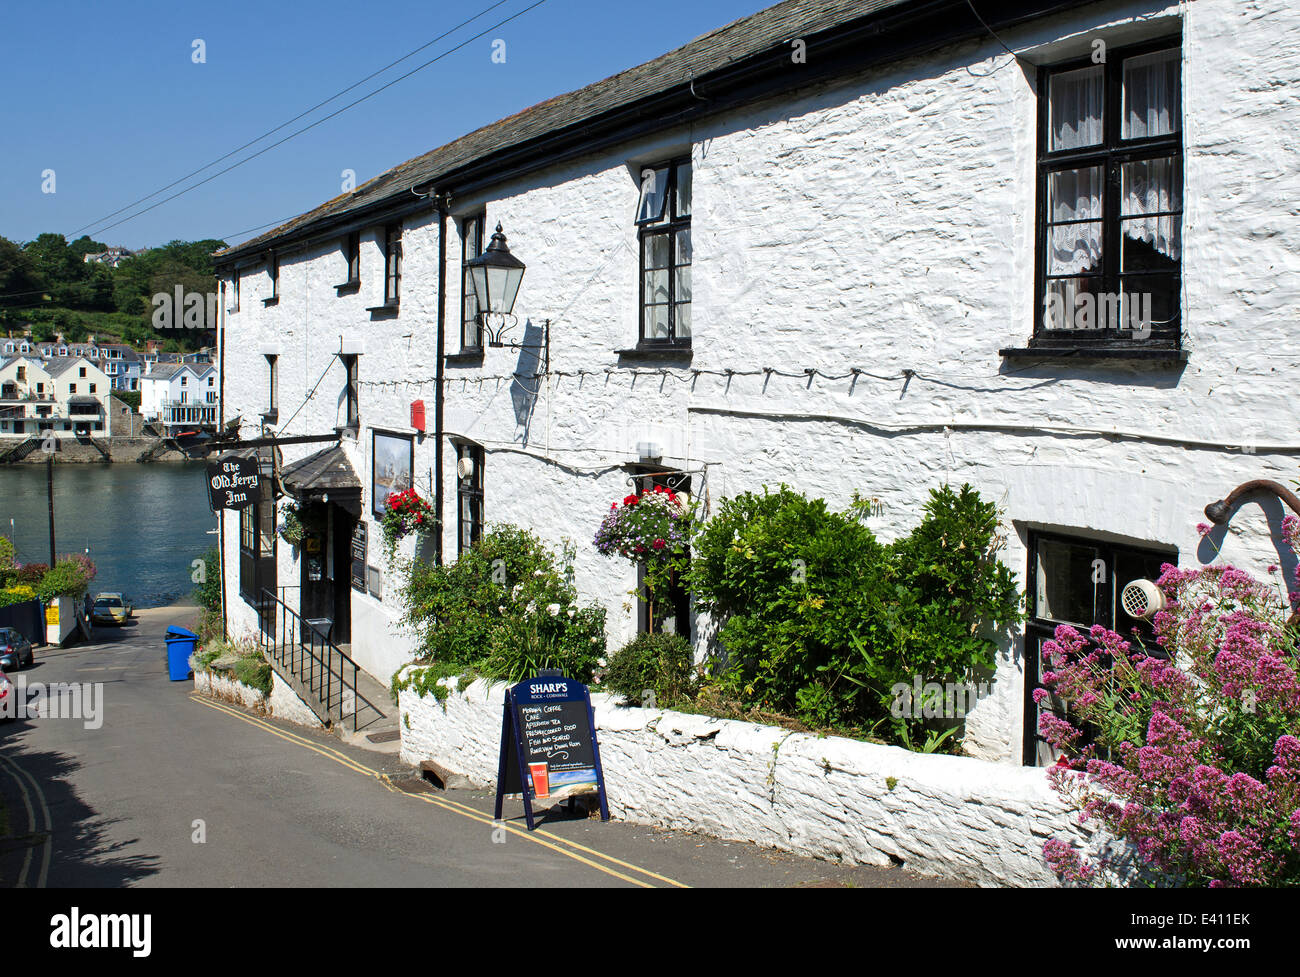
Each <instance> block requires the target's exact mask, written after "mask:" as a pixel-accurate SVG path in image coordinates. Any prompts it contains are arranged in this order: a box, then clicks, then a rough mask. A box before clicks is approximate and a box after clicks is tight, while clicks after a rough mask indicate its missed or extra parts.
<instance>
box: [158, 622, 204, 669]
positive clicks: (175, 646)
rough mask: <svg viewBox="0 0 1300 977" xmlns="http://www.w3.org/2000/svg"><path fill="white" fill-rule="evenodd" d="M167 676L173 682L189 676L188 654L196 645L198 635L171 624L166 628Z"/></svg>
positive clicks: (189, 654)
mask: <svg viewBox="0 0 1300 977" xmlns="http://www.w3.org/2000/svg"><path fill="white" fill-rule="evenodd" d="M166 640H167V676H168V678H170V679H171V680H172V681H173V682H183V681H184V680H185V679H187V678H189V677H190V656H191V655H193V654H194V651H195V649H196V648H197V647H198V643H199V636H198V635H197V634H195V633H194V632H193V631H186V630H185V629H184V628H178V627H176V625H174V624H173V625H172V626H171V627H169V628H168V629H167V638H166Z"/></svg>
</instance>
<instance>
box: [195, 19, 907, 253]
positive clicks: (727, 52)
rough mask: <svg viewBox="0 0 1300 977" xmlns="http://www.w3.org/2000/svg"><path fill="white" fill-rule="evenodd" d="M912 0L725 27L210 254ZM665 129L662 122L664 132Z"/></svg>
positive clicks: (370, 200)
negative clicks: (795, 39)
mask: <svg viewBox="0 0 1300 977" xmlns="http://www.w3.org/2000/svg"><path fill="white" fill-rule="evenodd" d="M917 2H918V0H785V2H784V3H778V4H776V5H775V6H773V7H768V8H767V9H766V10H760V11H759V12H758V13H756V14H751V15H750V16H748V17H742V18H741V19H740V20H736V21H733V22H732V23H730V24H727V25H725V26H723V27H719V28H718V29H716V30H713V31H710V32H708V33H707V34H703V35H701V36H700V37H697V38H696V39H695V40H693V41H690V42H689V43H687V44H685V45H683V46H682V47H679V48H677V49H676V50H675V51H670V52H668V53H667V54H664V55H661V56H660V57H658V58H655V59H653V60H651V61H647V62H645V63H644V64H640V65H637V66H636V67H634V68H629V69H627V70H626V71H623V72H620V73H619V74H616V75H612V76H611V77H609V78H606V79H604V80H603V81H598V82H596V83H595V84H592V85H588V86H587V87H585V88H580V89H578V90H577V91H572V92H568V93H566V94H563V95H557V96H556V97H554V98H551V99H548V100H547V101H545V102H540V103H538V104H537V105H534V106H533V107H532V108H528V109H524V110H523V111H522V112H517V113H515V114H514V115H511V116H508V117H507V118H504V119H501V120H500V121H498V122H494V123H492V124H490V125H487V126H484V127H483V128H481V129H478V130H475V131H474V132H471V133H469V134H468V135H465V136H462V137H461V138H459V139H456V140H454V141H452V142H449V143H447V144H446V145H444V146H440V147H438V148H437V149H434V150H432V151H430V152H428V153H425V154H424V155H423V156H417V157H415V158H414V159H411V160H407V161H406V162H405V163H402V164H401V165H399V166H395V167H393V168H392V169H391V170H388V171H387V172H385V173H381V174H380V175H379V176H377V177H375V178H374V179H373V180H370V181H368V182H367V183H364V184H362V185H361V186H360V187H358V188H357V189H356V190H354V191H352V192H351V193H344V194H340V195H339V196H337V197H335V198H333V199H332V200H328V201H326V202H325V203H323V204H321V205H320V206H319V207H317V208H316V209H315V210H311V211H308V212H307V213H305V214H302V215H300V216H298V217H295V218H294V219H293V220H290V221H288V222H286V223H284V224H281V225H280V226H279V227H276V228H274V229H272V230H270V231H267V232H266V233H264V234H260V235H258V236H257V237H254V238H250V239H249V240H248V241H245V242H243V243H242V244H238V245H235V246H233V247H230V248H226V249H224V250H222V251H218V252H216V256H217V258H218V260H220V259H221V258H223V257H227V256H234V255H239V254H243V253H245V252H253V251H256V250H257V249H258V248H259V247H261V246H263V245H265V244H267V243H269V242H271V241H274V240H276V239H277V238H280V237H283V236H285V235H288V234H290V233H292V232H294V231H300V230H304V229H306V228H307V227H309V226H310V225H312V224H315V223H317V222H319V221H322V220H325V219H326V218H337V217H341V216H344V215H347V214H349V213H351V212H353V211H357V210H361V209H364V208H367V207H370V206H373V205H375V204H377V203H381V202H383V201H386V200H391V201H393V202H396V201H398V200H399V198H403V197H410V189H411V188H412V187H414V186H417V185H421V184H427V183H431V182H434V181H436V180H438V179H441V178H443V177H445V176H446V175H448V174H450V173H453V172H454V171H455V170H457V169H459V168H462V167H464V166H466V165H468V164H471V163H474V162H477V161H480V160H483V159H486V158H487V157H489V156H491V155H493V154H494V153H497V152H500V151H501V150H503V149H507V148H509V147H512V146H517V145H519V144H521V143H525V142H527V141H529V140H530V139H534V138H537V137H540V136H544V135H547V134H550V133H553V132H556V131H558V130H561V129H566V128H572V127H576V126H580V125H582V124H584V123H590V122H592V121H593V120H595V119H597V118H598V117H600V116H602V115H606V114H608V113H610V112H613V111H616V110H619V109H623V108H626V107H628V106H630V105H633V104H634V103H636V102H638V101H641V100H643V99H646V98H650V97H652V96H654V95H658V94H662V93H665V92H668V91H670V90H671V89H673V88H675V87H677V86H681V85H686V84H689V83H690V82H691V81H692V80H694V79H697V78H700V77H701V76H703V75H705V74H708V73H709V72H712V71H716V70H718V69H720V68H725V67H726V66H727V65H729V64H732V63H734V62H736V61H740V60H743V59H745V58H747V57H750V56H752V55H756V54H760V53H762V52H763V51H766V50H769V49H773V48H775V47H777V46H781V47H783V48H785V49H786V50H788V46H789V42H790V41H791V40H792V39H793V38H799V37H804V38H806V37H808V36H809V35H812V34H816V33H818V32H820V31H826V30H831V29H834V28H837V27H842V26H843V25H845V24H848V23H850V22H852V21H855V20H858V19H861V18H864V17H868V16H870V15H873V14H877V13H880V12H881V11H884V10H887V9H889V8H891V7H903V6H907V5H914V4H916V3H917ZM667 124H669V123H668V122H665V125H667Z"/></svg>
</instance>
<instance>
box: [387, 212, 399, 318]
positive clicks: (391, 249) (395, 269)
mask: <svg viewBox="0 0 1300 977" xmlns="http://www.w3.org/2000/svg"><path fill="white" fill-rule="evenodd" d="M401 294H402V227H401V225H400V224H393V225H390V226H389V227H386V228H384V305H397V303H398V300H399V299H400V298H401Z"/></svg>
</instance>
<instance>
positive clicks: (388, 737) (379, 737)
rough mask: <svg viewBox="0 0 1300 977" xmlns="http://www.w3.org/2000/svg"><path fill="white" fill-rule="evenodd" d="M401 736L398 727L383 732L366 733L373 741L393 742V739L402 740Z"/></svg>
mask: <svg viewBox="0 0 1300 977" xmlns="http://www.w3.org/2000/svg"><path fill="white" fill-rule="evenodd" d="M401 738H402V734H401V731H399V730H396V729H390V730H388V731H387V732H383V733H367V734H366V739H368V740H370V742H371V743H391V742H393V740H400V739H401Z"/></svg>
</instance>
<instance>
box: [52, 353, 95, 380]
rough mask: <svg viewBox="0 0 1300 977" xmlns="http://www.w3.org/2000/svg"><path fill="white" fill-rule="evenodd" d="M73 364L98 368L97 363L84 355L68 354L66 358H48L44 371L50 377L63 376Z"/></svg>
mask: <svg viewBox="0 0 1300 977" xmlns="http://www.w3.org/2000/svg"><path fill="white" fill-rule="evenodd" d="M74 366H93V367H94V368H95V369H96V370H98V369H99V364H97V363H92V362H91V361H90V360H88V359H86V358H85V357H84V356H68V357H66V358H60V359H59V360H57V361H55V360H50V361H49V362H48V363H47V364H46V367H45V372H46V373H48V374H49V375H50V376H51V377H61V376H63V374H65V373H67V372H68V371H69V370H71V369H72V368H73V367H74ZM101 372H102V371H101Z"/></svg>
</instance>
